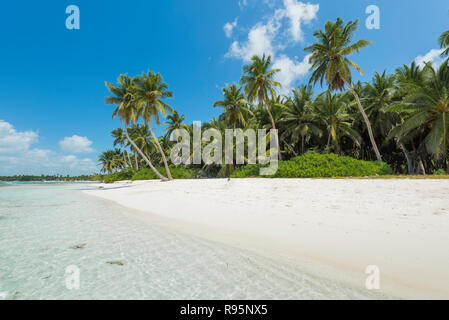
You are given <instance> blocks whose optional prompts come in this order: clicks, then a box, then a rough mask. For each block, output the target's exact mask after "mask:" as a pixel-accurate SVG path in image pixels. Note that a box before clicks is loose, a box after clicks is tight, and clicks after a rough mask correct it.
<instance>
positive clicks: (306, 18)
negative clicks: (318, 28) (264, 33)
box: [284, 0, 320, 42]
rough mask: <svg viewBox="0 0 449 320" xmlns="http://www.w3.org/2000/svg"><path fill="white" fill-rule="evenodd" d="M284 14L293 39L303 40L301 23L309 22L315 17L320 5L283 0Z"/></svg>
mask: <svg viewBox="0 0 449 320" xmlns="http://www.w3.org/2000/svg"><path fill="white" fill-rule="evenodd" d="M284 6H285V10H284V14H285V15H286V16H287V17H288V18H289V20H290V29H289V31H290V33H291V35H292V37H293V40H294V41H296V42H298V41H302V40H303V32H302V30H301V24H303V23H304V24H309V23H310V22H311V21H312V20H314V19H315V18H316V17H317V13H318V10H319V9H320V5H318V4H310V3H303V2H299V1H296V0H284Z"/></svg>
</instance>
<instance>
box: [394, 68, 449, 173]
mask: <svg viewBox="0 0 449 320" xmlns="http://www.w3.org/2000/svg"><path fill="white" fill-rule="evenodd" d="M448 64H449V61H446V62H445V63H443V65H441V67H440V68H439V69H438V70H435V69H434V68H433V67H432V65H431V64H427V65H426V67H425V68H424V70H423V77H424V84H423V85H420V86H415V88H414V90H413V88H412V87H410V93H409V94H408V95H406V96H405V97H404V99H403V101H401V102H399V103H396V104H395V105H393V106H392V107H391V108H390V111H394V112H406V113H408V114H410V116H409V117H408V118H407V119H405V121H404V123H403V124H402V125H401V126H400V127H399V128H398V130H396V132H399V133H398V136H399V137H400V139H404V138H406V139H407V138H410V136H412V137H413V136H415V135H416V134H417V133H421V132H425V133H424V135H425V136H424V139H423V141H422V144H423V147H425V149H426V150H427V152H429V153H430V154H431V155H432V156H433V157H434V158H435V160H437V161H438V160H442V163H443V164H444V165H446V166H447V167H446V170H447V172H448V173H449V164H447V159H448V139H449V65H448ZM417 129H419V130H417ZM396 132H394V133H395V134H396Z"/></svg>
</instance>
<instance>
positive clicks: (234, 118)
mask: <svg viewBox="0 0 449 320" xmlns="http://www.w3.org/2000/svg"><path fill="white" fill-rule="evenodd" d="M241 90H242V88H239V87H237V85H236V84H232V85H228V86H227V87H226V88H223V96H224V100H218V101H216V102H215V104H214V108H217V107H220V108H224V111H223V114H222V115H221V118H222V119H223V120H224V121H226V123H227V124H228V125H231V126H233V128H234V129H235V128H237V127H239V126H243V127H244V126H246V121H247V119H248V116H249V115H252V112H251V111H250V110H249V109H248V102H247V101H246V99H245V96H244V94H243V93H242V92H241Z"/></svg>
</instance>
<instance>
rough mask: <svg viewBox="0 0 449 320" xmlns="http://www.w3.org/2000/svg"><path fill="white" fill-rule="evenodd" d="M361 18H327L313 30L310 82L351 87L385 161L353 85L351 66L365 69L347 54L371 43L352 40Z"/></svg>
mask: <svg viewBox="0 0 449 320" xmlns="http://www.w3.org/2000/svg"><path fill="white" fill-rule="evenodd" d="M358 23H359V20H358V19H357V20H356V21H354V22H353V21H350V22H348V23H347V24H346V25H344V23H343V20H341V19H340V18H338V19H337V21H336V22H332V21H328V22H327V23H326V25H325V28H324V31H323V30H321V29H318V30H317V31H315V33H314V37H315V38H316V39H317V42H316V43H315V44H313V45H311V46H309V47H307V48H305V49H304V50H305V51H307V52H310V53H311V56H310V60H309V63H310V64H311V68H310V69H311V70H313V74H312V76H311V78H310V83H313V84H316V83H317V82H318V81H320V82H321V86H322V85H323V81H324V80H326V82H327V84H328V86H329V89H330V90H343V89H344V87H345V85H346V86H347V87H348V88H349V90H350V91H351V93H352V94H353V95H354V98H355V100H356V102H357V106H358V108H359V111H360V113H361V114H362V116H363V120H364V121H365V125H366V127H367V129H368V135H369V138H370V140H371V144H372V146H373V149H374V152H375V154H376V157H377V160H379V161H382V157H381V155H380V152H379V149H378V148H377V144H376V141H375V140H374V135H373V131H372V128H371V123H370V121H369V119H368V116H367V115H366V113H365V110H364V109H363V107H362V104H361V103H360V98H359V96H358V94H357V92H356V91H355V90H354V88H353V87H352V85H351V82H352V75H351V70H350V67H352V68H354V69H356V70H357V71H358V72H359V73H360V74H362V75H363V74H364V73H363V70H362V69H361V68H360V67H359V66H358V65H357V64H356V63H355V62H353V61H352V60H350V59H349V58H348V57H347V56H349V55H351V54H353V53H354V51H357V53H360V49H362V48H364V47H367V46H368V45H370V44H371V43H372V42H370V41H367V40H359V41H357V42H356V43H352V44H351V42H352V38H353V35H354V32H355V31H356V30H357V28H358Z"/></svg>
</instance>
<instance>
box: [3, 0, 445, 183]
mask: <svg viewBox="0 0 449 320" xmlns="http://www.w3.org/2000/svg"><path fill="white" fill-rule="evenodd" d="M68 5H77V6H78V7H79V9H80V17H81V25H80V26H81V28H80V30H68V29H67V28H66V26H65V20H66V18H67V16H68V15H67V14H66V13H65V10H66V7H67V6H68ZM368 5H377V6H378V7H379V8H380V29H379V30H368V29H367V28H366V27H365V20H366V18H367V17H368V15H367V14H366V13H365V9H366V7H367V6H368ZM338 16H340V17H342V18H343V19H344V20H345V21H347V20H354V19H356V18H360V19H361V24H360V29H359V31H358V32H357V35H356V39H358V38H364V39H368V40H371V41H373V42H374V44H373V45H372V46H370V47H368V48H366V49H364V50H363V51H362V54H361V55H357V56H354V57H353V60H355V61H356V62H357V63H358V64H359V65H360V66H361V67H362V68H363V69H364V70H365V72H366V75H365V76H364V77H359V76H356V77H355V79H357V80H358V79H361V80H363V81H369V79H370V78H371V77H372V75H373V73H374V72H375V71H379V72H381V71H383V70H387V71H394V69H395V68H396V67H398V66H400V65H402V64H404V63H405V64H409V63H410V62H411V61H413V60H415V59H418V62H419V61H423V60H431V61H433V62H434V63H435V64H438V63H439V62H440V61H439V59H438V58H437V56H438V54H437V53H438V51H437V50H438V49H439V48H438V44H437V38H438V36H439V35H440V34H441V33H442V32H443V31H445V30H447V29H449V3H448V2H447V1H445V0H432V1H426V2H423V1H419V0H394V1H387V0H382V1H373V0H370V1H364V0H339V1H331V0H326V1H310V2H307V1H304V2H300V1H298V0H240V1H238V0H232V1H231V0H209V1H205V0H189V1H185V0H171V1H170V0H167V1H149V0H142V1H138V0H130V1H127V2H125V1H111V0H109V1H103V0H101V1H100V0H96V1H86V0H70V1H33V2H31V1H26V2H25V1H15V2H12V1H8V2H7V3H3V4H2V6H1V10H0V30H1V34H2V37H1V39H2V45H1V50H0V70H1V71H0V72H1V77H0V175H12V174H22V173H26V174H41V173H45V174H46V173H51V174H54V173H62V174H80V173H90V172H93V171H96V170H97V168H96V166H95V163H96V158H97V154H98V153H99V152H100V151H102V150H104V149H106V148H110V147H111V146H112V138H110V136H109V132H110V131H111V130H112V129H113V128H115V127H118V126H120V123H119V122H118V121H117V120H114V121H113V120H112V119H111V113H112V107H111V106H107V105H105V104H104V97H105V96H106V95H107V90H106V89H105V86H104V81H110V82H115V80H116V78H117V77H118V75H119V74H120V73H129V74H130V75H137V74H140V73H141V72H143V71H145V70H147V69H151V70H152V71H156V72H160V73H161V74H162V75H163V77H164V79H165V81H166V82H167V83H168V84H169V87H170V89H171V90H172V91H173V92H174V99H171V100H170V101H169V104H171V105H172V106H173V107H174V108H175V109H176V110H178V111H179V112H180V113H182V114H185V115H186V118H187V121H188V122H191V121H194V120H200V121H207V120H208V119H210V118H211V117H215V116H217V115H218V114H219V110H217V109H213V108H212V105H213V103H214V102H215V100H217V99H219V98H220V96H221V88H222V87H223V86H225V85H226V84H228V83H233V82H238V80H239V78H240V75H241V68H242V65H243V64H244V63H245V60H247V59H248V57H249V56H250V55H251V54H253V53H259V54H261V53H262V52H263V51H265V52H268V53H271V54H272V55H273V56H274V62H275V65H276V66H277V67H281V68H283V72H282V73H281V74H280V75H279V77H280V78H279V80H280V81H281V82H282V83H283V84H284V90H283V91H284V92H286V91H288V89H289V88H291V87H295V86H297V85H299V84H301V83H305V82H307V81H308V72H307V69H308V65H307V60H306V59H305V57H306V56H305V53H304V52H303V48H304V47H305V46H307V45H309V44H311V43H312V42H313V36H312V34H313V31H314V30H315V29H317V28H322V27H323V26H324V23H325V22H326V21H327V20H335V19H336V18H337V17H338ZM225 26H226V27H225ZM160 132H162V131H161V130H159V133H160Z"/></svg>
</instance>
